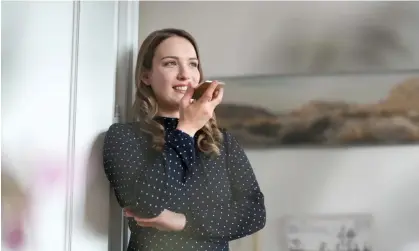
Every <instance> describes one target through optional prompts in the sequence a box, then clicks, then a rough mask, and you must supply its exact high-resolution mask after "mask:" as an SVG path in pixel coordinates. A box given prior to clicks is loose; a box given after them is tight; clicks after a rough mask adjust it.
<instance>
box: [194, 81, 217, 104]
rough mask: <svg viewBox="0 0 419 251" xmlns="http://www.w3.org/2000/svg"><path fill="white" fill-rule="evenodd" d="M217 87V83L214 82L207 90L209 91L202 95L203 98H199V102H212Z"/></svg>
mask: <svg viewBox="0 0 419 251" xmlns="http://www.w3.org/2000/svg"><path fill="white" fill-rule="evenodd" d="M217 86H218V82H217V81H214V82H212V83H211V84H210V86H209V87H208V88H207V90H206V91H205V92H204V94H202V97H200V98H199V100H198V102H200V103H207V102H208V101H211V100H212V97H213V95H214V91H215V89H216V88H217Z"/></svg>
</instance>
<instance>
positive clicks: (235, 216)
mask: <svg viewBox="0 0 419 251" xmlns="http://www.w3.org/2000/svg"><path fill="white" fill-rule="evenodd" d="M225 140H226V143H227V150H226V154H227V156H226V161H227V163H226V165H227V171H228V176H229V180H230V186H231V190H232V195H233V200H232V201H230V202H228V203H225V204H208V207H207V208H206V209H205V210H202V209H201V210H197V209H195V210H194V209H193V208H190V209H189V211H188V212H187V213H185V215H186V219H187V224H186V226H185V231H187V232H189V233H193V235H199V236H200V237H202V238H209V239H214V240H222V241H231V240H235V239H239V238H242V237H244V236H247V235H250V234H253V233H255V232H257V231H259V230H261V229H262V228H263V227H264V226H265V223H266V210H265V202H264V195H263V193H262V192H261V190H260V187H259V184H258V182H257V180H256V177H255V174H254V172H253V169H252V167H251V165H250V162H249V160H248V158H247V156H246V154H245V152H244V150H243V149H242V148H241V147H240V145H239V143H238V142H237V140H236V139H235V138H234V137H233V136H232V135H231V134H229V133H225Z"/></svg>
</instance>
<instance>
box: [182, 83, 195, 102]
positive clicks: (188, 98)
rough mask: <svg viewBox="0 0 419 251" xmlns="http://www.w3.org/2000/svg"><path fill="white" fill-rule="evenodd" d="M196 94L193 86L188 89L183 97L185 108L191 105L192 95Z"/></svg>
mask: <svg viewBox="0 0 419 251" xmlns="http://www.w3.org/2000/svg"><path fill="white" fill-rule="evenodd" d="M193 92H194V88H193V87H192V86H190V85H189V86H188V89H187V90H186V92H185V95H184V96H183V98H182V100H181V103H182V106H183V107H186V106H188V105H189V104H190V103H191V99H192V95H193Z"/></svg>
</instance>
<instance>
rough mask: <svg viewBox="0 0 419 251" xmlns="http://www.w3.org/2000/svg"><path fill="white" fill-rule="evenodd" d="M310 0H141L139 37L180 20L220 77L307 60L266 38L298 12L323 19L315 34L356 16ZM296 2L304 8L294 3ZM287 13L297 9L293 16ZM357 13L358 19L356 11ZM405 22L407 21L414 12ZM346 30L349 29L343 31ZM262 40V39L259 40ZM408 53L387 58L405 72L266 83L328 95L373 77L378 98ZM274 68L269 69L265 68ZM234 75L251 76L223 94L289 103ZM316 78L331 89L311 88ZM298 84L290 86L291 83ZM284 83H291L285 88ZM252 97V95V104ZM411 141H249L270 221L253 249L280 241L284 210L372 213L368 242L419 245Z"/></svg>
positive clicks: (412, 64) (418, 176)
mask: <svg viewBox="0 0 419 251" xmlns="http://www.w3.org/2000/svg"><path fill="white" fill-rule="evenodd" d="M316 4H318V5H317V6H314V5H315V4H314V2H313V3H286V2H275V3H274V2H270V3H268V2H265V3H263V4H260V3H257V4H256V3H251V2H246V3H245V2H241V3H236V2H234V3H233V2H231V3H221V2H193V3H189V2H188V3H187V4H186V3H180V2H170V3H169V2H141V4H140V27H139V33H140V42H141V41H142V40H143V39H144V38H145V37H146V36H147V35H148V34H149V33H150V32H151V31H153V30H155V29H160V28H164V27H178V28H184V29H187V30H188V31H190V32H191V33H192V35H194V36H195V37H196V38H197V40H198V43H199V46H200V49H201V52H202V54H201V56H202V61H203V66H204V71H205V72H206V75H207V76H218V77H220V78H221V79H223V77H226V76H231V77H237V76H251V75H257V74H267V73H269V74H279V73H289V72H293V71H298V70H307V69H308V68H306V64H305V62H299V65H300V66H301V68H298V67H297V68H295V67H294V66H293V67H291V66H290V65H287V64H283V62H284V61H282V59H281V57H280V56H278V54H273V53H272V51H273V50H272V47H269V46H272V44H269V41H271V40H275V39H278V40H281V39H279V38H278V36H280V35H281V34H284V33H283V32H284V30H287V29H288V30H290V29H291V28H292V27H294V28H295V27H298V28H304V27H301V26H298V24H299V20H300V21H301V20H303V19H304V18H308V20H315V19H316V18H315V17H317V21H319V20H320V21H321V22H317V24H318V26H316V28H315V29H312V33H310V34H312V35H313V36H315V35H316V34H317V35H318V36H317V37H321V36H322V34H324V33H322V32H327V30H328V29H327V27H328V26H326V25H324V24H326V23H328V24H332V25H339V24H342V22H339V21H341V20H342V19H345V18H353V17H351V16H350V14H351V13H350V12H348V13H347V14H348V16H345V15H342V13H341V12H336V11H335V10H334V9H333V8H338V7H339V6H338V4H337V3H336V4H332V5H331V3H329V2H328V3H327V4H325V3H323V4H321V3H316ZM340 4H341V6H340V7H342V5H345V4H346V5H347V6H348V7H357V6H358V7H359V6H360V5H362V4H364V3H349V2H348V3H340ZM371 4H372V3H371ZM409 6H410V7H411V8H412V10H413V11H416V9H415V8H417V6H418V5H416V4H415V5H409ZM331 7H333V8H331ZM364 7H365V6H364ZM296 9H298V10H299V11H300V10H301V9H303V10H304V11H303V12H297V11H296ZM262 10H265V11H262ZM358 10H359V12H358V14H360V15H361V14H362V15H364V14H365V13H368V10H370V9H369V8H364V9H363V8H359V9H358ZM278 13H279V14H278ZM293 17H294V19H292V18H293ZM409 17H410V16H409ZM416 17H417V16H416ZM310 18H311V19H310ZM356 19H359V21H362V19H361V18H359V16H358V17H356ZM285 21H287V22H285ZM262 22H265V23H264V25H266V26H269V27H270V28H271V29H272V30H276V31H277V32H278V33H274V34H272V32H271V33H269V32H266V30H265V29H264V28H266V26H263V27H261V23H262ZM406 22H407V23H409V22H411V19H409V20H407V21H406ZM410 24H411V23H410ZM275 25H276V27H275ZM290 27H291V28H290ZM411 28H412V26H411V25H405V26H403V29H411ZM413 28H414V27H413ZM291 30H292V29H291ZM295 30H296V29H295ZM343 30H344V29H343ZM418 34H419V33H418V32H417V26H416V32H415V30H413V32H412V30H411V32H410V35H411V37H410V40H409V39H408V37H404V38H403V39H402V41H405V42H406V43H408V44H409V43H411V45H412V46H413V45H415V44H414V43H413V42H412V41H414V40H415V39H418V38H419V36H418ZM351 35H352V34H350V33H348V34H347V36H348V37H350V36H351ZM412 38H413V39H412ZM281 41H282V40H281ZM408 41H410V42H408ZM264 42H265V44H264V45H266V46H262V44H263V43H264ZM417 44H418V43H416V45H417ZM268 45H269V46H268ZM412 48H413V49H414V50H413V51H412V53H413V55H419V48H417V47H414V46H413V47H412ZM304 53H305V54H304V55H306V56H307V57H309V55H310V50H308V51H304ZM346 56H347V54H346ZM276 59H278V60H276ZM410 59H411V60H413V61H408V60H406V61H404V62H400V61H397V60H396V61H394V65H393V66H395V67H394V68H398V69H400V70H406V69H407V70H412V69H413V71H412V72H410V73H409V74H390V73H388V72H387V73H386V74H385V75H380V74H375V75H363V76H356V78H354V76H355V75H348V76H339V77H337V76H327V75H323V76H319V77H317V78H310V76H306V77H304V78H293V77H292V76H291V77H289V78H286V79H285V80H281V81H278V83H280V84H284V81H285V83H286V85H281V86H278V88H277V89H272V90H277V91H285V89H284V88H287V85H288V86H291V85H293V86H294V85H297V84H301V86H304V88H308V89H305V90H306V92H308V90H310V93H313V92H315V93H317V95H318V96H322V95H327V97H330V95H329V94H331V92H333V91H334V90H337V89H338V88H339V87H342V86H343V85H344V84H345V83H354V84H359V85H358V87H360V86H361V85H366V84H368V85H370V86H371V91H373V92H374V94H375V95H376V96H377V97H379V98H381V97H382V96H385V95H386V94H387V91H388V89H389V87H390V86H392V85H393V84H396V83H398V82H401V81H403V80H405V79H406V78H408V77H411V76H418V71H417V70H418V69H419V67H417V66H418V62H419V61H417V59H418V58H417V57H416V56H415V57H413V56H412V57H411V58H410ZM407 62H409V63H407ZM339 63H340V67H342V68H345V66H348V64H347V62H341V61H339ZM349 65H352V64H349ZM361 66H363V65H361ZM414 70H416V71H414ZM271 78H274V77H272V76H271ZM233 79H234V78H233ZM278 79H279V78H278ZM232 81H235V82H237V83H239V82H246V83H248V85H246V87H245V88H244V89H243V90H238V91H237V93H235V94H237V95H236V96H235V97H233V95H232V94H227V93H226V97H227V98H228V99H229V101H232V102H239V101H240V100H239V98H237V97H243V95H245V96H247V97H252V95H255V96H258V97H254V99H257V98H260V99H261V102H262V99H263V103H264V104H268V106H272V107H274V104H276V105H277V104H278V102H281V101H284V102H286V104H285V103H284V104H283V106H286V105H289V106H294V105H295V104H294V105H293V104H291V103H290V102H289V100H288V101H287V100H278V96H277V95H276V94H275V93H274V92H272V96H269V97H267V96H261V95H262V93H266V91H264V90H263V86H261V85H255V84H254V83H255V79H250V78H249V79H248V80H246V79H245V78H241V79H236V80H232ZM252 81H253V82H252ZM261 81H262V82H263V81H264V82H269V84H270V85H273V84H274V81H270V80H269V78H267V79H263V78H259V79H258V83H259V82H261ZM252 83H253V85H252ZM334 83H337V84H338V86H334V85H333V84H334ZM227 84H228V83H227ZM266 84H268V83H266ZM339 84H341V85H339ZM382 84H384V85H385V86H382ZM319 86H323V87H327V88H328V89H327V90H320V89H317V88H318V87H319ZM372 86H374V87H372ZM294 87H295V86H294ZM316 87H317V88H316ZM364 87H365V86H364ZM364 87H362V89H361V87H360V88H359V89H350V90H346V91H345V93H346V94H348V93H349V91H351V92H357V91H359V90H366V87H365V88H364ZM235 88H236V87H235ZM270 88H273V87H270ZM301 88H303V87H301ZM310 88H311V89H310ZM297 89H298V88H297V87H295V89H292V90H297ZM316 89H317V91H316ZM377 89H378V90H377ZM227 91H228V86H227V89H226V92H227ZM287 91H288V92H292V91H290V90H289V89H287ZM341 91H342V89H339V92H341ZM258 93H259V95H258ZM298 93H299V94H301V95H300V96H302V93H303V91H302V90H300V92H298ZM354 95H357V94H356V93H355V94H354ZM360 95H361V96H357V97H358V99H359V100H358V101H366V100H367V101H368V102H370V99H372V98H373V97H372V96H371V95H367V96H365V95H364V96H362V93H361V94H360ZM304 97H305V96H304ZM310 97H311V96H310ZM293 98H295V97H294V96H293V95H289V99H293ZM254 99H252V103H253V104H254ZM267 99H269V100H267ZM418 151H419V146H394V147H362V148H336V149H299V150H296V149H282V150H269V151H248V152H247V153H248V155H249V158H250V160H251V162H252V164H253V167H254V170H255V172H256V175H257V177H258V180H259V182H260V184H261V187H262V190H263V192H264V193H265V195H266V204H267V210H268V221H267V226H266V228H265V229H264V230H262V231H261V232H260V234H259V235H258V236H257V237H258V238H259V240H260V243H259V246H260V248H261V249H260V250H258V251H261V250H263V251H273V250H278V251H285V250H284V249H281V248H280V247H281V245H283V243H281V242H280V241H279V240H280V237H279V233H280V231H279V228H280V219H281V217H282V216H284V215H287V214H329V213H330V214H340V213H343V214H347V213H371V214H372V215H373V217H374V220H375V225H374V233H373V245H374V250H379V251H413V250H414V251H417V250H419V202H418V200H417V195H418V194H419V182H418V181H419V171H418V168H419V154H418V153H417V152H418ZM253 237H255V236H253ZM254 240H255V239H252V238H251V237H249V238H245V239H242V240H238V241H235V242H233V243H232V247H233V248H234V249H233V250H240V251H248V250H249V251H250V250H256V248H255V246H254V245H253V244H252V241H254Z"/></svg>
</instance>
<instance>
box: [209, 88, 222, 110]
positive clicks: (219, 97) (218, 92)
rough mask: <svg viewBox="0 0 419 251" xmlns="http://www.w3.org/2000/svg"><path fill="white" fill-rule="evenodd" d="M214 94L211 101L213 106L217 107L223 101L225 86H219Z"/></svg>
mask: <svg viewBox="0 0 419 251" xmlns="http://www.w3.org/2000/svg"><path fill="white" fill-rule="evenodd" d="M214 94H215V95H216V96H215V97H214V98H213V99H212V100H211V101H210V103H211V105H212V106H213V108H215V107H216V106H217V105H219V104H220V103H221V101H222V100H223V95H224V88H223V87H222V86H221V87H220V88H217V89H216V90H215V92H214Z"/></svg>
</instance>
